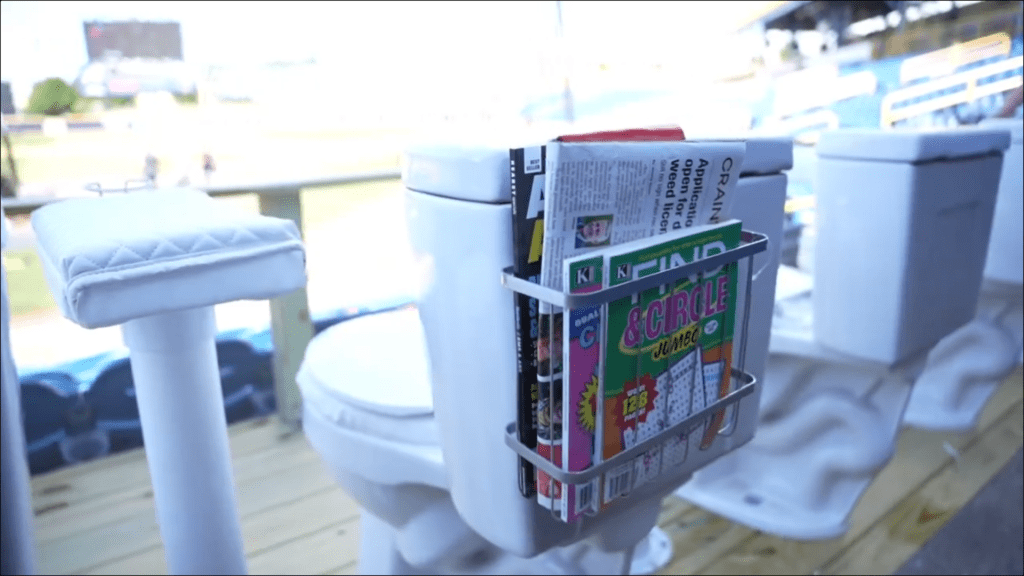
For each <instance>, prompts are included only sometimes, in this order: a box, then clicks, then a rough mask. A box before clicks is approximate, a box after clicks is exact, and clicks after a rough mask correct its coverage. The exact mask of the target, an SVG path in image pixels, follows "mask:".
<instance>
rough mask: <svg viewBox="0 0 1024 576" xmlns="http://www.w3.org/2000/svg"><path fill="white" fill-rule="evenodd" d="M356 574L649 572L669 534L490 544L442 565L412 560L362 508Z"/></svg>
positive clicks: (665, 552)
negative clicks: (615, 547)
mask: <svg viewBox="0 0 1024 576" xmlns="http://www.w3.org/2000/svg"><path fill="white" fill-rule="evenodd" d="M360 528H361V530H362V537H361V540H360V546H359V573H360V574H424V575H426V574H460V575H461V574H467V575H468V574H538V575H539V574H610V573H611V574H614V573H625V572H624V570H623V569H624V568H626V564H627V563H628V564H629V572H628V573H629V574H653V573H655V572H657V571H658V570H661V569H662V568H664V567H665V566H667V565H668V563H669V561H670V560H671V559H672V540H671V539H670V538H669V537H668V534H666V533H665V532H664V531H663V530H661V529H660V528H657V527H655V528H654V529H653V530H651V531H650V532H649V533H648V534H647V536H646V537H645V538H644V539H643V540H641V541H640V542H639V543H638V544H637V545H636V547H635V548H634V549H633V550H632V551H628V552H604V551H602V550H599V549H598V548H597V547H596V546H593V545H591V544H590V543H588V542H587V541H583V542H579V543H577V544H574V545H572V546H566V547H564V548H555V549H552V550H549V551H548V552H545V553H543V554H541V555H539V556H536V557H534V558H520V557H518V556H514V555H512V554H508V553H507V552H504V551H502V550H500V549H499V548H497V547H495V546H491V545H486V546H483V547H481V548H480V549H479V550H477V551H475V552H473V553H471V554H469V555H468V556H466V557H463V558H459V559H454V560H448V561H446V562H445V564H444V565H442V566H438V565H431V566H420V567H417V566H413V565H411V564H409V563H408V562H406V561H405V559H404V558H403V557H402V554H401V552H400V551H399V547H398V542H397V536H398V531H397V530H395V528H394V527H392V526H391V525H389V524H388V523H387V522H385V521H383V520H381V519H380V518H377V517H376V516H374V515H373V514H370V513H368V512H366V511H365V510H364V511H363V512H362V515H361V517H360Z"/></svg>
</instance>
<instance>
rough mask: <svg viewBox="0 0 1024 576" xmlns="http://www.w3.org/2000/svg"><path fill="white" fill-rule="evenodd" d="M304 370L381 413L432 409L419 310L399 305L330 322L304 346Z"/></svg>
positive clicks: (334, 394)
mask: <svg viewBox="0 0 1024 576" xmlns="http://www.w3.org/2000/svg"><path fill="white" fill-rule="evenodd" d="M302 372H303V373H304V376H305V377H306V378H309V379H310V381H307V382H305V383H304V384H306V385H315V386H316V387H317V388H318V389H319V390H320V391H322V392H324V393H326V394H328V395H329V396H330V397H331V398H333V399H335V400H338V401H341V402H345V403H347V404H351V405H353V406H356V407H358V408H362V409H363V410H367V411H370V412H374V413H377V414H383V415H385V416H421V415H427V414H432V413H433V411H434V400H433V396H432V393H431V387H430V362H429V360H428V358H427V349H426V340H425V338H424V335H423V327H422V325H421V324H420V319H419V313H418V312H417V310H416V309H414V308H403V309H399V310H393V311H389V312H380V313H377V314H371V315H368V316H361V317H359V318H354V319H352V320H347V321H345V322H342V323H340V324H336V325H334V326H331V327H330V328H328V329H327V330H324V331H323V332H321V333H320V334H318V335H317V336H316V337H315V338H313V340H312V341H311V342H310V343H309V346H308V347H307V348H306V355H305V357H304V358H303V371H302Z"/></svg>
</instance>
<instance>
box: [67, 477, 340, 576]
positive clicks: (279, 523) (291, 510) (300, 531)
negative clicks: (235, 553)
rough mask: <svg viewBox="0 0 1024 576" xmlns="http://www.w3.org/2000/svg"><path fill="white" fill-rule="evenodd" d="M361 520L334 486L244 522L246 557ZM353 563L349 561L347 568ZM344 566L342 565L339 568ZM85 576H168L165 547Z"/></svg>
mask: <svg viewBox="0 0 1024 576" xmlns="http://www.w3.org/2000/svg"><path fill="white" fill-rule="evenodd" d="M358 518H359V509H358V506H357V505H356V503H355V501H353V500H352V499H351V498H350V497H349V496H348V495H347V494H345V493H344V492H343V491H342V490H341V488H340V487H338V486H334V487H331V488H327V489H325V490H323V491H320V492H317V493H315V494H311V495H309V496H307V497H305V498H302V499H300V500H298V501H297V502H289V503H286V504H282V505H280V506H275V507H274V508H270V509H268V510H263V511H261V512H257V513H255V514H252V515H250V516H247V517H244V518H242V539H243V543H244V546H245V554H246V556H247V557H252V556H255V555H257V554H262V553H265V552H268V551H270V550H273V549H274V548H277V547H279V546H281V545H283V544H286V543H288V542H291V541H294V540H299V539H301V538H303V537H308V536H311V535H313V534H316V533H317V532H319V531H321V530H323V529H325V528H327V527H329V526H335V525H339V524H345V523H349V522H354V521H356V520H357V519H358ZM349 562H354V560H351V559H349V560H347V561H345V562H344V564H347V563H349ZM341 564H343V563H339V569H340V567H341V566H340V565H341ZM82 573H83V574H166V573H167V565H166V562H165V559H164V547H163V544H162V543H161V544H158V545H156V546H153V547H150V548H148V549H146V550H143V551H141V552H139V553H138V554H134V555H129V556H126V557H123V558H119V559H117V560H114V561H112V562H106V563H103V564H100V565H98V566H94V567H91V568H89V569H88V570H85V571H83V572H82Z"/></svg>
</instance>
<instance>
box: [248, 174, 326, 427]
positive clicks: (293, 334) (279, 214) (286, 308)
mask: <svg viewBox="0 0 1024 576" xmlns="http://www.w3.org/2000/svg"><path fill="white" fill-rule="evenodd" d="M300 192H301V189H300V188H299V187H295V188H292V189H284V190H282V189H278V190H274V191H268V192H266V193H261V192H257V195H258V196H259V206H260V213H261V214H263V215H264V216H273V217H276V218H287V219H289V220H291V221H293V222H295V225H296V226H298V228H299V233H302V200H301V197H300V196H301V194H300ZM270 331H271V335H272V337H273V342H274V362H273V370H274V394H275V396H276V398H277V415H278V418H279V419H280V421H281V423H283V424H284V425H285V426H286V427H288V428H290V429H292V430H298V429H299V428H300V427H301V426H302V396H301V394H300V393H299V386H298V384H297V383H296V381H295V376H296V374H298V372H299V364H300V363H301V362H302V357H303V354H305V352H306V346H308V345H309V341H310V340H312V339H313V322H312V321H311V320H310V317H309V299H308V297H307V295H306V289H305V288H300V289H298V290H296V291H294V292H291V293H289V294H285V295H284V296H279V297H277V298H272V299H271V300H270Z"/></svg>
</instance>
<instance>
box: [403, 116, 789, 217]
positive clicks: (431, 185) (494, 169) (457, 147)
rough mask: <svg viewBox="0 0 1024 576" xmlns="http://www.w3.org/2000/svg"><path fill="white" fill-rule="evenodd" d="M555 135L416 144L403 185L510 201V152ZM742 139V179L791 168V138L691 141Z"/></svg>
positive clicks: (518, 134)
mask: <svg viewBox="0 0 1024 576" xmlns="http://www.w3.org/2000/svg"><path fill="white" fill-rule="evenodd" d="M554 136H555V135H552V134H548V133H541V132H537V131H521V132H511V133H505V134H502V135H486V136H480V135H472V136H469V137H465V138H464V139H462V140H461V141H460V140H458V139H456V138H453V137H448V138H446V139H445V140H444V141H439V142H423V143H415V144H412V145H410V146H408V147H407V148H406V150H405V153H404V154H403V155H402V183H403V184H404V185H405V187H406V188H408V189H410V190H416V191H418V192H427V193H430V194H437V195H439V196H446V197H449V198H456V199H459V200H469V201H473V202H488V203H502V202H511V201H512V190H511V183H510V181H511V178H510V171H509V150H510V149H512V148H519V147H524V146H539V145H541V144H544V143H545V142H548V141H550V140H552V139H553V138H554ZM721 140H727V141H736V140H740V141H745V142H746V143H747V152H746V154H745V156H744V159H743V167H742V168H741V175H755V174H775V173H778V172H781V171H783V170H789V169H790V168H792V167H793V140H792V139H791V138H785V137H779V138H767V137H760V138H750V139H740V138H720V139H716V138H699V139H694V140H690V141H691V142H707V141H721Z"/></svg>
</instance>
